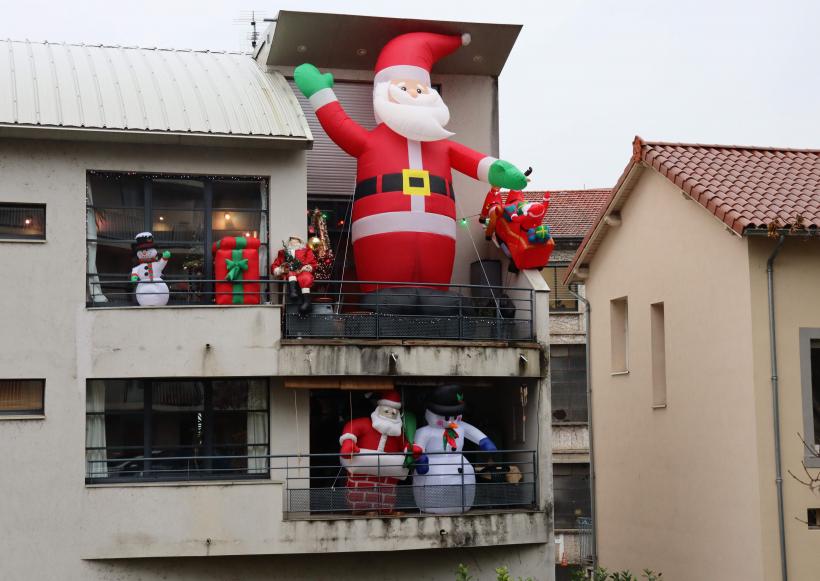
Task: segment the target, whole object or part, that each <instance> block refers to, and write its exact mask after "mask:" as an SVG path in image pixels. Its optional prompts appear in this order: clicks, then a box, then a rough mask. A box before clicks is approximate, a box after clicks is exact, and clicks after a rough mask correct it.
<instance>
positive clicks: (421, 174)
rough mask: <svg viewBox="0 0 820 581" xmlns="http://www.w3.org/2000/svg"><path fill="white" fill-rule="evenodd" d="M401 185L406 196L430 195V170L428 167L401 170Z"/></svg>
mask: <svg viewBox="0 0 820 581" xmlns="http://www.w3.org/2000/svg"><path fill="white" fill-rule="evenodd" d="M401 187H402V192H404V195H406V196H429V195H430V172H428V171H427V170H426V169H403V170H401Z"/></svg>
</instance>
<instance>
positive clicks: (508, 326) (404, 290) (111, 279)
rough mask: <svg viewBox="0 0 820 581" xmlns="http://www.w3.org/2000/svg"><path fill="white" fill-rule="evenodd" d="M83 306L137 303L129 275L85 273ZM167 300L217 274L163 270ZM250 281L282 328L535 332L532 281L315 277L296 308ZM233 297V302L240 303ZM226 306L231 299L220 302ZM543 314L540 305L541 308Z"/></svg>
mask: <svg viewBox="0 0 820 581" xmlns="http://www.w3.org/2000/svg"><path fill="white" fill-rule="evenodd" d="M87 276H88V303H87V304H88V306H89V307H111V306H135V307H136V306H139V305H138V304H137V302H136V298H135V288H136V283H133V282H131V281H129V280H123V279H124V278H125V277H124V276H123V275H121V274H119V275H109V274H88V275H87ZM163 278H164V282H165V283H166V285H167V286H168V295H169V301H168V305H169V306H174V305H177V306H182V305H207V304H214V303H215V297H216V295H217V294H223V295H224V294H225V291H224V290H222V291H220V293H218V292H217V291H216V290H215V289H216V287H215V285H216V284H217V283H225V281H222V280H206V279H201V278H180V277H176V276H173V275H168V276H165V277H163ZM241 282H242V283H244V284H254V283H258V284H259V287H258V291H253V292H252V293H251V291H250V290H248V289H247V288H246V289H243V296H244V295H248V294H253V295H255V296H256V297H257V298H258V302H259V304H268V305H271V304H273V305H281V306H283V307H284V313H283V336H284V337H285V338H289V339H297V338H345V339H441V340H468V341H469V340H472V341H480V340H500V341H530V340H533V339H534V338H535V327H534V320H535V316H536V312H535V295H536V292H537V291H535V290H534V289H532V288H515V287H502V286H486V285H485V286H481V285H460V284H425V285H424V286H423V287H420V286H419V285H418V284H417V283H414V284H411V283H396V282H380V281H316V283H315V285H314V287H313V290H312V293H311V296H312V307H311V309H310V310H309V311H308V312H307V313H300V312H299V309H298V307H299V303H300V301H301V295H300V296H299V298H297V299H296V301H295V302H291V301H290V300H289V299H288V293H287V283H286V282H285V281H281V280H270V279H260V280H243V281H241ZM240 304H241V303H240ZM225 306H232V305H225ZM544 316H546V313H544Z"/></svg>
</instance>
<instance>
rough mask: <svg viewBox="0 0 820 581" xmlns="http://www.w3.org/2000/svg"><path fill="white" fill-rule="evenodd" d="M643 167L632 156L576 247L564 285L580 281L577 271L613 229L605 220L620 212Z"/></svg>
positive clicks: (586, 262)
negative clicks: (593, 222) (607, 199)
mask: <svg viewBox="0 0 820 581" xmlns="http://www.w3.org/2000/svg"><path fill="white" fill-rule="evenodd" d="M644 167H645V166H644V165H643V163H642V162H641V161H640V159H639V158H638V157H636V156H635V155H633V157H632V159H630V161H629V163H628V164H627V166H626V168H625V169H624V172H623V174H621V177H620V179H619V180H618V183H617V184H615V187H614V188H612V193H611V194H610V197H609V201H608V202H607V204H606V206H604V208H603V209H602V210H601V212H600V213H599V214H598V217H597V218H596V220H595V226H593V227H592V228H591V229H590V231H589V232H588V233H587V235H586V236H585V237H584V239H583V241H582V242H581V245H580V246H579V247H578V251H577V252H576V253H575V257H574V258H573V259H572V262H571V263H570V265H569V267H568V269H567V274H566V276H565V277H564V282H565V283H569V282H577V281H580V280H582V277H580V276H578V271H579V269H580V268H581V267H586V266H588V262H589V261H590V260H591V259H592V255H593V254H594V253H595V250H597V248H598V246H599V245H600V244H601V241H602V240H603V238H604V236H605V235H606V233H607V231H608V230H609V229H610V228H612V227H613V226H611V224H610V221H609V220H606V219H605V218H606V217H607V216H609V215H610V214H613V213H616V212H620V210H621V208H622V207H623V205H624V203H625V202H626V199H627V198H628V197H629V194H630V193H631V192H632V190H633V189H634V188H635V184H636V183H637V181H638V178H639V177H640V175H641V174H642V173H643V170H644Z"/></svg>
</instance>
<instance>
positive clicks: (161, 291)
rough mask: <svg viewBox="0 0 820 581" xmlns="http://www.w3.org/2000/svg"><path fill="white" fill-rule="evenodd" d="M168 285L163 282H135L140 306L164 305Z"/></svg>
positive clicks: (166, 299) (166, 298)
mask: <svg viewBox="0 0 820 581" xmlns="http://www.w3.org/2000/svg"><path fill="white" fill-rule="evenodd" d="M168 297H169V291H168V285H167V284H165V283H164V282H141V283H139V284H137V302H138V303H139V304H140V306H141V307H164V306H165V305H167V304H168Z"/></svg>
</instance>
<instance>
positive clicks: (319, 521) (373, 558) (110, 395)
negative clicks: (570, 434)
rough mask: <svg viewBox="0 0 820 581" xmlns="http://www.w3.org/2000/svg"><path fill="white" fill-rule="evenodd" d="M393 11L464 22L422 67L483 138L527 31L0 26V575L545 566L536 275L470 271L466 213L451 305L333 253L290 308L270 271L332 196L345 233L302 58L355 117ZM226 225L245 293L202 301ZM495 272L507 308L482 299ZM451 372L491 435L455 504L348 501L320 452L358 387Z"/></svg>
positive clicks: (542, 345) (416, 395)
mask: <svg viewBox="0 0 820 581" xmlns="http://www.w3.org/2000/svg"><path fill="white" fill-rule="evenodd" d="M409 30H433V31H439V32H452V33H462V32H470V33H472V37H473V42H472V44H471V45H470V46H469V47H467V48H464V49H462V52H459V53H458V54H455V55H453V56H451V57H449V58H448V59H446V60H444V61H442V62H441V63H440V65H441V66H440V67H437V68H436V69H435V70H434V74H433V82H434V83H436V84H438V86H440V87H441V90H442V94H443V95H444V98H445V99H446V101H447V103H448V105H449V107H450V110H451V114H452V122H451V124H450V125H449V128H450V129H451V130H452V131H455V132H456V133H457V134H458V138H459V140H461V141H463V142H464V143H467V144H469V145H471V146H472V147H475V148H476V149H480V150H482V151H485V152H487V153H489V154H492V155H497V144H498V127H497V122H498V120H497V118H496V117H495V115H496V112H497V111H498V103H497V77H498V74H499V73H500V72H501V69H502V67H503V66H504V63H505V61H506V58H507V56H508V54H509V52H510V50H511V48H512V46H513V44H514V42H515V39H516V37H517V35H518V32H519V30H520V27H519V26H513V25H494V24H477V23H444V22H426V21H412V20H406V19H388V18H368V17H359V16H345V15H335V14H315V13H299V12H285V11H282V12H280V13H279V15H278V21H277V23H276V25H275V26H273V27H271V29H270V30H268V31H267V32H266V33H265V35H264V39H263V41H262V42H261V44H260V47H259V50H258V51H257V54H256V55H254V56H250V55H243V54H225V53H212V52H198V51H182V50H162V49H141V48H133V47H106V46H87V45H66V44H48V43H31V42H16V41H2V42H0V63H4V64H2V65H0V249H2V252H0V267H2V269H3V270H4V271H5V272H6V273H9V276H10V278H11V281H10V284H11V285H12V286H13V287H14V289H13V291H12V290H10V291H9V292H6V293H4V294H3V300H2V304H0V321H2V322H3V324H2V328H3V332H2V334H0V354H2V355H0V523H1V524H2V526H0V547H2V548H1V549H0V562H2V564H0V577H2V578H3V579H6V578H8V579H89V580H90V579H111V578H117V579H123V580H127V579H146V580H147V579H229V578H231V579H232V578H237V579H238V578H241V579H269V578H271V575H273V576H274V577H276V578H280V577H281V578H288V579H305V580H314V579H327V578H333V579H367V578H372V579H388V578H389V579H396V580H404V579H406V580H409V579H413V580H416V579H430V580H433V579H435V580H439V579H448V578H452V577H453V576H454V572H455V570H456V567H457V565H458V564H459V563H464V564H466V565H468V566H470V567H471V569H472V572H473V574H474V575H475V576H476V577H478V576H479V575H484V576H486V573H487V572H488V571H493V570H494V568H495V567H497V566H500V565H504V564H509V565H510V566H511V567H512V571H513V573H514V574H515V575H516V576H517V575H519V574H520V575H522V576H532V577H534V578H536V579H539V580H551V579H552V578H553V570H554V557H553V550H552V544H553V541H554V537H553V525H552V512H551V508H552V489H551V463H550V458H551V455H552V450H551V445H550V442H551V433H550V430H549V425H550V414H551V412H550V399H549V386H548V342H549V317H548V311H549V306H548V300H549V295H548V289H547V286H546V284H545V283H544V280H543V278H542V277H541V276H540V275H539V273H537V272H534V271H524V272H522V273H519V274H516V275H513V276H510V277H507V281H506V282H507V284H506V285H504V287H503V288H500V287H499V288H495V289H488V287H487V285H486V284H483V285H481V284H479V285H477V286H472V287H471V286H468V284H467V283H469V281H470V263H471V262H474V261H476V260H477V259H478V258H486V259H496V260H497V259H499V254H500V253H498V252H497V250H496V249H495V248H494V247H493V246H492V245H491V244H489V243H486V242H485V241H484V240H483V237H482V235H481V230H480V227H479V226H478V225H472V226H470V228H459V233H458V241H457V242H458V247H457V259H456V271H455V274H454V276H453V284H452V285H451V287H450V289H451V290H452V291H453V292H455V293H459V294H460V295H462V296H463V299H462V302H461V303H460V305H461V306H462V307H463V308H461V309H459V311H458V312H457V313H452V312H450V313H449V314H448V315H446V316H441V317H433V318H424V317H419V316H415V315H403V314H395V315H392V314H391V315H385V314H384V313H378V312H374V309H373V308H372V305H371V306H370V307H369V306H368V304H367V303H363V302H362V301H359V298H360V297H359V296H358V295H357V294H356V290H357V289H356V284H355V279H351V278H350V275H351V273H350V272H349V271H348V270H347V269H346V268H345V261H347V262H349V258H347V259H346V258H345V257H344V254H343V253H342V254H340V258H339V259H338V260H341V261H342V268H340V269H338V270H337V271H336V272H337V276H339V277H345V280H344V281H343V282H344V284H342V283H341V282H322V283H317V285H316V287H314V292H315V294H316V299H315V308H314V310H313V311H312V312H311V313H310V314H309V315H307V316H306V317H299V316H298V315H297V314H296V313H295V311H294V309H293V308H292V306H291V305H289V304H288V303H287V300H286V299H284V298H283V295H284V293H283V292H282V285H281V284H280V283H278V282H276V281H271V280H270V278H269V276H268V274H267V273H268V272H269V266H270V263H271V260H272V257H273V256H274V255H275V253H276V252H277V251H278V249H279V248H281V241H282V240H283V239H285V240H286V239H287V238H288V236H289V235H290V234H292V233H297V234H301V235H304V234H305V233H306V226H307V225H306V212H307V211H308V210H310V209H313V208H314V207H316V206H319V207H320V208H321V209H326V210H327V211H328V214H329V216H330V215H331V213H332V212H340V214H338V215H334V216H330V217H331V218H332V220H331V226H333V228H332V229H331V230H332V231H331V232H330V233H329V234H330V237H331V240H332V242H333V243H334V244H337V243H338V246H337V248H341V249H343V248H344V245H345V243H346V236H347V234H346V229H345V228H344V227H343V226H344V222H345V220H346V218H345V216H346V214H341V213H342V212H345V211H347V208H349V205H350V200H351V197H352V194H353V189H354V185H355V184H354V182H355V178H354V177H353V174H352V173H351V167H352V161H351V160H350V158H348V157H347V156H346V155H345V154H344V153H342V152H341V151H340V150H338V149H337V148H333V147H330V146H329V144H328V140H327V137H326V136H325V135H324V134H323V133H322V132H321V129H320V128H318V126H317V125H316V124H315V118H314V117H313V114H312V112H310V111H309V110H306V111H304V112H303V110H302V108H301V107H300V105H299V101H298V100H297V97H296V96H295V95H294V94H293V91H292V90H291V88H290V86H289V84H288V78H289V76H290V75H291V74H292V71H293V65H295V64H299V63H301V62H303V61H305V60H310V61H311V62H313V63H315V64H316V65H317V66H319V67H321V68H322V69H323V70H330V71H331V72H333V74H334V75H335V78H336V79H337V84H336V92H337V94H338V95H339V97H340V99H341V100H342V102H343V104H344V105H345V106H346V107H349V109H350V110H351V113H352V114H353V115H354V117H356V118H360V119H362V121H363V122H364V121H366V118H367V117H368V116H369V115H371V114H372V111H370V109H369V107H370V104H369V103H370V97H369V94H370V91H371V83H372V78H373V74H372V70H373V65H374V62H375V59H376V56H377V55H378V52H379V50H380V48H381V47H382V46H383V44H384V43H385V42H386V41H387V40H388V39H390V38H391V37H392V36H395V35H397V34H400V33H402V32H407V31H409ZM311 146H313V147H314V149H312V150H310V148H311ZM454 181H455V191H456V192H458V194H457V195H458V197H457V199H458V202H459V204H460V207H459V213H460V214H461V215H462V216H472V215H477V214H478V210H479V209H480V207H481V204H482V201H483V198H484V193H485V191H486V187H485V186H483V185H481V184H478V183H475V182H472V181H471V180H469V179H467V178H464V177H462V176H457V177H456V178H455V180H454ZM144 230H150V231H153V233H154V237H155V241H156V245H157V247H158V249H159V250H160V251H164V250H168V251H170V252H171V254H172V255H171V258H170V261H169V262H168V265H167V268H166V269H165V272H164V277H165V280H166V282H167V284H168V287H169V289H170V301H169V304H168V305H167V306H162V307H139V306H137V303H136V301H135V292H134V286H133V284H132V283H131V282H130V272H131V267H132V262H131V261H132V256H131V242H132V241H133V239H134V236H135V235H136V234H137V233H138V232H141V231H144ZM226 236H236V237H239V238H243V237H244V238H247V239H254V240H258V241H259V244H260V248H259V268H260V275H259V280H258V282H259V284H260V290H259V293H260V294H259V295H258V296H259V298H260V302H261V304H237V305H234V304H230V303H233V301H232V300H231V301H228V303H229V304H227V305H222V304H214V302H215V301H214V296H215V294H218V293H220V292H224V291H220V290H219V289H220V285H224V284H225V281H224V280H217V279H216V269H215V268H214V263H213V260H212V255H211V247H212V244H213V243H214V242H216V241H218V240H219V239H221V238H223V237H226ZM474 242H475V245H474ZM253 244H255V243H253ZM234 259H235V260H239V258H238V257H237V256H234ZM250 260H251V263H250V266H253V265H254V263H255V259H250ZM500 266H501V267H505V266H506V265H505V264H503V261H502V263H501V265H500ZM237 268H238V267H237ZM252 282H253V281H252V280H250V279H243V280H242V283H241V284H240V283H237V282H236V281H234V282H233V283H232V284H233V286H232V287H231V289H232V290H231V291H229V292H231V293H237V292H239V291H240V290H241V291H242V292H243V293H245V292H250V291H249V289H250V288H251V287H249V286H244V285H249V284H251V283H252ZM499 294H506V295H507V296H509V297H510V298H511V299H512V301H513V304H514V306H515V310H514V313H511V311H512V309H511V308H510V307H509V303H507V304H506V306H505V311H504V316H503V317H501V316H499V311H500V309H498V308H494V307H492V304H490V305H489V307H488V305H487V302H488V297H490V299H491V298H492V297H493V296H497V295H499ZM320 299H321V300H320ZM490 302H492V301H491V300H490ZM350 303H358V304H354V305H351V304H350ZM510 314H514V316H512V317H511V316H510ZM448 382H449V383H451V382H457V383H459V384H460V385H461V386H462V387H463V393H464V395H465V397H466V401H467V405H468V408H467V415H466V419H467V421H469V422H471V423H473V424H475V425H476V426H478V427H479V428H481V429H482V430H484V431H485V432H487V434H488V435H491V436H492V439H493V440H494V441H495V442H496V444H497V445H498V447H499V450H501V451H500V452H497V453H493V455H492V456H491V457H492V460H493V462H492V464H493V465H494V469H496V470H498V471H499V473H498V474H493V475H490V476H488V477H487V478H486V479H484V478H481V479H479V483H478V484H477V485H476V487H475V489H470V488H467V487H463V486H460V485H458V484H456V485H454V486H456V487H457V488H458V493H459V494H458V495H459V496H464V495H468V494H471V493H472V492H475V497H476V502H475V504H474V506H473V509H472V510H470V511H468V512H466V513H465V514H460V515H436V516H432V515H426V514H424V513H420V512H419V510H418V508H417V507H416V505H415V504H414V500H413V493H412V489H411V487H410V485H409V484H406V483H405V484H404V485H402V486H401V487H400V488H399V491H398V493H397V496H398V498H399V501H400V502H401V505H400V507H399V508H400V510H401V512H403V513H405V514H404V515H403V516H401V517H398V516H389V515H387V514H375V515H373V514H367V513H365V514H356V513H353V512H352V511H351V509H350V507H349V506H348V504H347V503H346V497H345V491H344V489H343V483H344V471H343V469H342V468H341V466H340V465H339V457H338V454H337V453H338V451H339V436H340V435H341V433H342V426H343V425H344V424H345V423H346V422H347V421H348V420H349V419H350V418H351V417H357V416H364V415H369V414H370V411H371V410H372V404H371V403H369V402H368V400H367V399H366V398H365V395H364V394H365V393H367V392H369V391H372V390H379V389H385V388H395V389H396V390H397V391H399V393H400V394H401V398H402V399H403V401H404V405H405V408H406V409H408V410H411V411H414V412H415V413H416V415H417V416H419V417H423V412H424V408H425V406H424V403H425V401H426V398H428V396H429V394H430V393H431V391H432V390H433V389H434V388H435V387H436V386H440V385H442V384H444V383H448ZM321 454H324V455H321ZM466 456H467V457H468V458H471V459H472V460H473V462H474V463H475V464H476V465H477V467H478V468H482V465H483V464H489V463H490V462H489V458H488V455H487V454H485V455H481V454H480V453H478V452H476V451H474V450H470V451H469V452H468V454H467V455H466ZM513 466H514V467H515V468H516V469H517V471H518V472H520V475H516V473H515V471H514V470H513V468H511V467H513ZM484 469H485V470H488V471H489V470H490V469H489V468H486V467H485V468H484ZM507 471H509V473H510V474H511V475H512V476H514V477H515V478H508V477H507ZM485 475H486V473H485ZM518 476H520V478H518ZM445 497H446V498H450V499H452V498H453V496H452V494H447V495H445ZM442 502H444V501H442ZM448 502H449V501H448ZM445 508H449V509H455V508H461V506H460V505H459V506H451V505H448V506H446V507H445Z"/></svg>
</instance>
